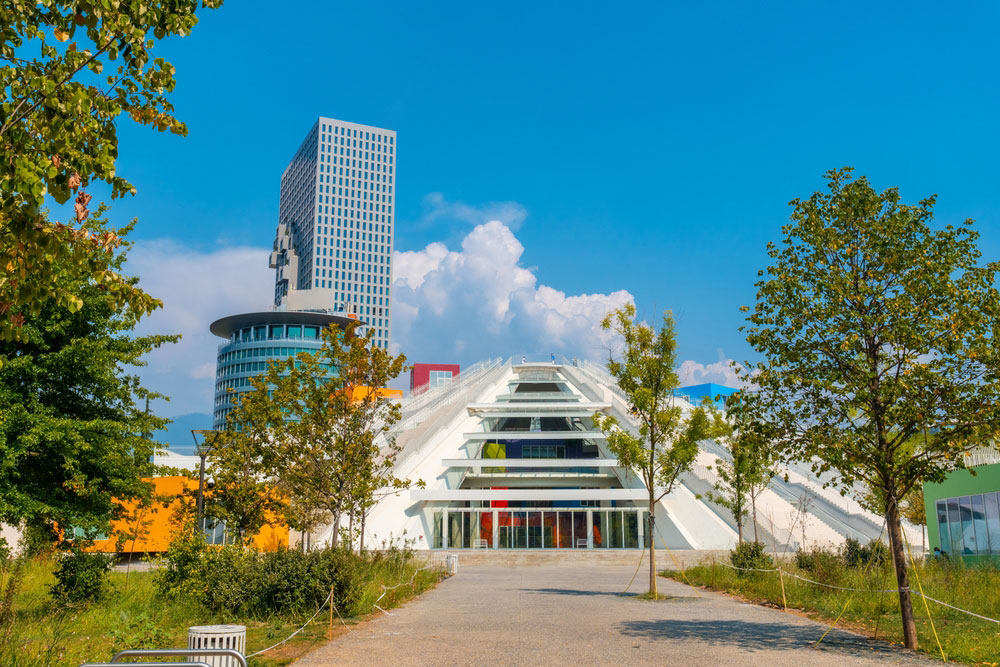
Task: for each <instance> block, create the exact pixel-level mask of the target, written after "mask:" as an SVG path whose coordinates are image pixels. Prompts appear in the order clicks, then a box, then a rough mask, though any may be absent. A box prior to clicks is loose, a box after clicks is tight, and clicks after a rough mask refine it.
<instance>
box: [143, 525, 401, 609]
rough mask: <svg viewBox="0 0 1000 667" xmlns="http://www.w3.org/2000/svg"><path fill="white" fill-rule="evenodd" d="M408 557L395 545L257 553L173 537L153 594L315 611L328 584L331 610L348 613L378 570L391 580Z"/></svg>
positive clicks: (212, 604) (362, 605)
mask: <svg viewBox="0 0 1000 667" xmlns="http://www.w3.org/2000/svg"><path fill="white" fill-rule="evenodd" d="M411 557H412V553H411V552H409V551H402V550H398V549H390V551H389V552H387V553H379V552H375V553H366V554H363V555H361V554H356V553H354V552H352V551H350V550H348V549H331V548H326V549H318V550H315V551H309V552H306V553H301V552H298V551H289V550H287V549H282V550H279V551H275V552H269V553H258V552H255V551H252V550H250V549H246V548H243V547H242V546H239V545H235V546H229V547H224V548H220V549H216V548H205V547H204V545H203V544H198V543H197V540H190V539H187V538H184V537H180V538H178V539H177V540H175V542H174V543H173V544H172V545H171V548H170V549H169V550H168V552H167V554H166V557H165V565H164V567H163V568H162V569H161V571H160V572H159V573H158V574H157V588H158V590H159V591H160V592H161V594H177V593H180V594H186V595H190V596H191V597H193V598H195V599H196V600H197V601H198V602H200V603H201V604H202V605H204V606H205V607H207V608H208V609H210V610H212V611H215V612H223V613H227V614H237V615H242V616H249V617H255V618H265V617H268V616H271V615H272V614H288V613H290V614H300V613H305V612H312V611H315V609H316V608H317V607H318V606H319V605H321V604H322V603H323V600H325V599H326V597H327V596H328V595H329V594H330V591H331V589H332V590H333V601H334V604H335V605H337V610H338V611H339V612H340V613H341V614H343V615H346V616H356V615H358V614H363V613H367V612H368V611H370V610H371V603H372V602H373V600H374V598H372V597H371V595H370V593H371V590H372V589H373V587H372V586H371V585H370V584H372V582H375V581H379V580H385V578H386V577H388V578H389V580H390V581H392V583H396V581H397V579H398V578H399V577H401V576H403V571H404V570H407V561H409V560H410V558H411ZM411 569H412V568H411ZM408 573H409V571H408V570H407V574H408ZM375 590H380V587H375Z"/></svg>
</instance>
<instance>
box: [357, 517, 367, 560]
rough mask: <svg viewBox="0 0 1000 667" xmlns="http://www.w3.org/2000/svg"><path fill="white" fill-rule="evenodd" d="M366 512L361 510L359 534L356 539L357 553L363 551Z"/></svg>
mask: <svg viewBox="0 0 1000 667" xmlns="http://www.w3.org/2000/svg"><path fill="white" fill-rule="evenodd" d="M367 516H368V515H367V513H366V512H364V511H362V512H361V536H360V538H359V540H358V553H364V552H365V518H367Z"/></svg>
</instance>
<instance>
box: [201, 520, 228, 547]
mask: <svg viewBox="0 0 1000 667" xmlns="http://www.w3.org/2000/svg"><path fill="white" fill-rule="evenodd" d="M204 532H205V543H206V544H223V545H224V544H225V543H226V523H225V522H224V521H218V522H213V523H207V522H206V523H205V528H204Z"/></svg>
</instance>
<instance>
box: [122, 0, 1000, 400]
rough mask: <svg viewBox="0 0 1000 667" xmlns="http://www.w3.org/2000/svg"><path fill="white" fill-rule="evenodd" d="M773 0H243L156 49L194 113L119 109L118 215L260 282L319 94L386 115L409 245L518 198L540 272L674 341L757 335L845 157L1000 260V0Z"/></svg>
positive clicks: (695, 343)
mask: <svg viewBox="0 0 1000 667" xmlns="http://www.w3.org/2000/svg"><path fill="white" fill-rule="evenodd" d="M763 4H764V3H735V2H734V3H714V4H703V3H683V4H682V3H649V4H632V3H629V4H624V3H614V4H610V3H573V4H570V3H528V4H516V3H500V4H491V5H486V4H484V3H454V4H446V3H438V4H435V5H433V6H432V5H428V4H422V3H421V4H417V3H356V4H342V3H321V2H316V3H307V2H296V3H288V4H284V3H264V2H251V1H249V0H242V1H240V2H230V3H227V4H226V5H225V6H224V7H223V8H222V9H220V10H218V11H215V12H203V14H202V17H203V18H202V21H201V23H200V24H199V25H198V26H197V27H196V28H195V30H194V32H193V33H192V35H191V36H190V37H188V38H184V39H172V40H170V41H168V42H166V43H165V44H163V45H162V48H160V49H159V51H160V55H162V56H164V57H166V58H167V59H168V60H170V61H171V62H172V63H173V64H174V65H175V66H176V68H177V78H178V82H179V83H178V86H177V89H176V91H175V94H174V98H173V99H174V101H175V104H176V113H177V116H178V117H179V118H181V119H182V120H184V121H186V122H187V123H188V127H189V130H190V134H189V136H188V137H186V138H184V139H181V138H178V137H173V136H169V135H160V134H157V133H155V132H152V131H149V130H146V129H144V128H137V127H134V126H131V125H129V124H128V123H122V126H121V138H122V145H121V153H122V156H123V157H122V158H121V160H120V163H119V171H120V173H122V174H123V175H125V176H126V177H129V178H131V179H132V181H133V182H134V183H135V185H136V186H137V187H138V196H136V197H135V198H133V199H131V200H128V201H125V202H121V203H118V204H116V207H115V209H114V212H113V213H114V215H115V216H116V217H118V218H120V219H121V220H124V219H126V218H127V217H131V216H138V217H139V219H140V224H139V226H138V229H137V231H136V232H135V233H134V235H133V238H135V239H138V240H139V241H140V246H143V244H149V247H155V248H158V249H159V252H161V253H166V254H167V255H169V254H171V253H173V254H174V255H176V254H177V253H181V254H183V253H185V252H191V253H196V254H197V253H203V254H205V256H208V257H212V256H214V255H213V254H212V253H219V252H226V251H227V250H228V251H231V255H232V256H231V257H230V259H231V262H230V263H229V264H227V265H226V266H227V267H228V271H229V273H228V274H227V275H221V276H220V275H217V274H216V275H212V276H205V277H204V278H203V285H204V284H207V283H209V282H214V281H220V280H232V281H236V282H240V281H241V277H240V276H241V273H242V271H241V267H242V266H244V265H243V264H241V263H240V262H244V261H245V262H247V264H246V267H247V269H246V270H247V272H254V273H255V275H256V278H255V280H257V281H258V283H255V284H263V285H264V289H265V291H266V290H267V289H268V288H269V285H267V284H266V282H267V280H269V278H268V276H269V274H268V273H267V271H266V267H265V268H264V269H261V267H260V265H259V263H258V262H257V260H255V259H254V258H255V257H256V255H255V254H254V252H258V251H259V250H260V249H263V248H266V247H268V246H270V244H271V242H272V240H273V238H274V226H275V222H276V215H277V198H278V183H279V178H280V175H281V172H282V170H283V169H284V167H285V165H286V164H287V162H288V160H289V158H290V157H291V155H292V153H293V152H294V150H295V149H296V148H297V146H298V144H299V142H300V141H301V139H302V138H303V137H304V135H305V133H306V132H307V131H308V130H309V128H310V127H311V125H312V123H313V122H314V121H315V119H316V117H317V116H319V115H326V116H331V117H335V118H341V119H345V120H351V121H355V122H362V123H367V124H372V125H378V126H382V127H388V128H392V129H395V130H396V131H397V132H398V136H399V139H398V167H397V175H398V188H397V200H396V205H397V210H396V217H397V227H396V238H395V247H396V250H397V251H404V252H407V251H412V252H414V253H420V252H423V251H424V250H425V249H426V248H427V246H428V244H431V243H435V242H439V243H443V244H444V246H445V247H447V248H448V249H449V250H461V249H462V247H463V246H462V244H463V242H464V241H466V240H468V238H469V235H470V234H471V233H472V231H473V229H474V228H475V227H476V225H477V224H478V223H481V222H483V223H485V222H487V221H488V220H489V219H490V218H491V217H492V214H494V213H496V212H498V211H499V212H500V213H499V214H497V216H496V217H499V218H500V219H501V220H502V221H503V222H505V223H507V227H508V228H509V230H510V232H511V234H513V236H514V237H516V243H519V244H520V246H521V253H520V254H519V255H518V254H517V253H514V254H515V255H516V258H515V259H514V262H515V264H516V266H517V267H519V268H518V269H517V271H520V268H523V269H524V270H526V271H527V272H528V274H530V276H528V274H526V278H525V279H526V280H528V278H529V277H530V278H533V279H534V281H535V283H536V284H537V286H542V285H544V286H547V287H550V288H552V289H553V290H555V291H556V292H562V293H564V294H565V295H582V294H586V295H591V294H597V295H611V294H613V293H615V292H616V291H620V290H626V291H627V292H628V293H629V294H630V295H631V296H633V297H634V298H635V300H636V302H637V305H638V308H639V310H640V313H642V314H644V315H646V316H647V317H648V316H653V315H654V314H655V313H657V312H659V311H662V310H664V309H668V308H669V309H672V310H673V311H674V312H675V314H676V316H677V320H678V337H679V343H680V349H679V351H680V356H681V358H682V359H689V360H694V361H696V362H699V363H710V362H716V361H719V360H720V358H721V359H728V358H736V359H744V358H747V356H748V355H750V350H749V349H748V347H747V345H746V343H745V341H744V340H743V337H742V336H741V335H740V333H739V332H738V330H737V328H738V327H739V326H740V324H741V323H742V315H741V314H740V313H739V311H738V308H739V306H740V305H741V304H750V303H752V301H753V295H754V288H753V281H754V280H755V276H756V271H757V270H758V269H759V268H762V267H763V266H764V265H765V260H766V257H765V254H764V246H765V244H766V243H767V241H768V240H776V239H777V238H778V235H779V230H780V226H781V225H782V224H783V223H784V222H785V221H786V220H787V216H788V213H789V207H788V205H787V204H788V201H789V200H790V199H792V198H794V197H798V196H803V197H804V196H808V195H809V194H810V193H811V192H812V191H814V190H816V189H819V188H821V187H822V186H823V181H822V174H823V172H824V171H826V170H827V169H830V168H832V167H837V166H842V165H854V166H855V167H856V168H857V172H858V173H860V174H865V175H867V176H868V177H869V178H870V179H871V180H872V181H873V183H874V185H875V186H876V187H878V188H884V187H888V186H893V185H895V186H899V187H900V188H901V191H902V194H903V196H904V198H905V199H906V200H908V201H915V200H917V199H920V198H922V197H924V196H926V195H928V194H931V193H937V194H938V195H939V205H938V207H937V212H938V216H937V219H938V221H939V222H940V223H941V224H944V223H946V222H956V221H959V220H961V219H964V218H965V217H973V218H976V219H977V220H978V222H979V225H978V228H979V230H980V232H981V233H982V239H981V249H982V250H983V253H984V255H985V258H986V259H997V256H998V251H1000V188H998V186H997V184H998V181H1000V179H998V174H997V171H998V169H997V163H998V162H997V156H998V148H1000V141H998V139H1000V129H998V123H997V120H996V119H997V118H998V117H1000V114H998V102H1000V90H998V87H1000V83H998V82H1000V79H998V77H997V75H996V71H997V68H998V66H1000V58H998V47H997V40H996V39H995V29H996V25H997V24H998V19H1000V16H998V14H1000V10H998V9H997V5H995V4H992V3H968V4H964V5H962V7H961V11H956V12H949V11H947V10H949V9H952V8H954V7H955V6H954V5H953V6H948V5H942V4H940V3H935V4H931V3H905V4H904V3H891V2H890V3H849V2H837V3H833V2H814V3H801V2H798V3H767V5H766V6H762V5H763ZM434 193H440V194H439V195H437V196H435V195H434ZM497 203H506V204H505V205H503V206H501V205H499V204H497ZM460 204H461V205H460ZM493 231H494V232H497V234H500V236H502V233H501V232H499V231H498V230H495V229H494V230H493ZM500 236H496V235H494V240H496V239H500ZM501 241H503V242H505V243H507V244H508V245H510V239H509V238H508V237H506V236H503V239H501ZM498 242H500V241H498ZM255 249H256V250H255ZM153 257H154V259H151V260H149V261H151V262H153V263H154V264H152V265H154V266H169V262H167V260H162V261H161V259H156V258H159V257H161V256H160V255H156V254H155V253H154V255H153ZM414 257H415V258H416V259H421V257H423V256H422V255H421V256H417V255H414ZM470 257H471V256H470ZM476 257H478V259H475V260H473V259H468V261H467V263H466V264H467V266H468V265H471V264H472V263H473V262H474V261H476V262H481V261H483V260H482V255H477V256H476ZM487 257H488V255H487ZM487 261H488V260H487ZM260 262H264V263H266V257H263V256H262V257H261V260H260ZM143 266H150V264H146V265H143ZM261 276H263V277H261ZM445 279H447V280H454V281H455V284H459V285H461V284H464V283H461V281H460V279H459V278H458V277H454V276H452V278H448V277H447V276H445ZM159 281H160V282H156V279H155V278H154V280H153V283H152V284H156V285H159V284H166V285H169V280H165V279H164V278H162V277H161V278H160V279H159ZM470 289H471V288H470ZM267 296H268V295H267V294H264V296H263V299H264V303H266V301H267ZM175 298H179V299H181V298H182V297H175ZM183 299H185V300H189V298H188V297H183ZM237 303H238V300H233V299H232V298H228V297H227V298H221V300H220V301H219V306H218V309H219V310H220V312H218V313H217V315H216V316H221V315H223V314H227V313H225V312H221V310H224V309H225V307H228V306H235V305H236V304H237ZM598 303H603V302H598ZM595 307H596V306H595ZM526 312H531V311H530V310H529V311H526ZM207 315H208V316H210V317H211V316H213V315H212V314H211V313H207ZM419 319H420V321H423V322H424V323H425V324H426V325H427V326H421V327H418V326H412V327H410V328H409V329H408V330H407V332H406V336H401V335H398V334H397V333H396V332H395V331H394V334H393V335H394V341H395V342H397V343H400V346H401V349H402V350H403V351H404V352H413V353H414V354H416V355H417V356H418V357H419V356H420V355H422V354H424V353H426V354H427V355H431V354H433V355H436V356H443V355H444V354H446V353H447V350H443V349H440V348H434V347H433V346H427V347H421V345H422V343H421V341H420V340H418V337H419V336H421V335H424V336H426V335H428V330H429V329H430V330H433V327H434V323H435V320H434V319H433V318H431V317H430V316H429V315H424V314H422V315H421V316H420V318H419ZM176 321H178V320H177V315H173V316H171V318H170V319H169V320H166V321H164V320H162V319H161V320H160V321H158V322H155V323H156V324H159V325H161V328H162V325H163V323H164V322H166V323H168V324H172V323H174V322H176ZM444 324H445V322H444V321H442V326H444ZM204 325H205V326H207V322H205V323H204ZM447 325H448V326H454V322H453V321H451V320H449V321H448V322H447ZM191 326H195V324H192V325H191ZM431 333H433V332H432V331H431ZM533 335H534V336H535V337H534V338H531V336H529V335H528V334H525V333H524V332H523V331H522V329H520V328H518V327H517V326H514V327H513V328H510V329H509V330H508V329H505V330H502V331H500V332H499V333H498V334H497V337H496V338H494V339H492V340H494V341H496V340H509V347H508V349H498V350H496V354H513V353H518V352H519V351H520V350H526V351H529V352H547V351H548V350H547V348H546V347H545V344H544V338H542V339H541V340H540V339H539V336H540V335H542V334H538V332H535V334H533ZM503 336H508V338H507V339H505V338H503ZM518 336H525V338H524V340H519V339H518ZM561 349H562V348H561ZM567 351H569V350H568V348H567ZM463 354H465V353H463V352H462V351H456V352H455V354H454V355H453V356H455V357H459V359H458V360H460V361H462V362H463V363H467V362H469V361H473V360H474V359H472V358H461V357H463ZM467 354H469V355H471V354H472V350H471V349H470V350H469V351H468V353H467ZM415 360H418V361H419V360H428V361H448V360H449V359H437V358H433V359H421V358H416V359H415ZM203 362H204V363H206V364H208V365H209V366H211V365H212V364H214V358H213V357H211V356H210V354H209V356H208V358H206V359H204V360H203ZM189 375H190V374H189ZM195 375H198V374H197V373H196V374H195ZM201 375H202V376H203V375H205V373H204V372H202V373H201ZM192 377H193V376H192ZM198 381H199V382H202V383H205V382H207V383H208V386H210V384H211V382H210V380H205V378H204V377H200V378H199V379H198ZM199 387H201V385H199ZM164 388H165V389H166V390H167V391H168V392H172V393H178V386H177V385H175V384H171V383H167V385H165V387H164ZM203 391H204V389H203V388H199V389H198V391H197V393H198V394H199V395H201V393H202V392H203ZM191 405H193V403H191ZM188 407H189V406H188V405H187V404H185V403H184V401H183V400H180V401H179V402H178V407H177V408H176V409H177V410H180V411H188ZM207 409H208V406H205V411H207ZM168 412H169V411H168Z"/></svg>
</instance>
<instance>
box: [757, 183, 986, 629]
mask: <svg viewBox="0 0 1000 667" xmlns="http://www.w3.org/2000/svg"><path fill="white" fill-rule="evenodd" d="M826 177H827V179H828V181H829V183H828V187H829V189H828V191H827V192H822V191H820V192H816V193H814V194H813V195H812V196H811V197H809V198H808V199H805V200H800V199H796V200H793V201H792V202H791V205H792V206H793V207H794V208H793V211H792V215H791V223H790V224H788V225H786V226H785V227H784V228H783V230H782V232H783V234H784V239H783V241H782V243H781V244H780V245H776V244H769V245H768V254H769V256H770V258H771V261H772V264H771V266H769V267H768V268H767V270H766V274H765V272H764V271H761V272H760V275H761V276H762V278H761V280H760V281H759V282H758V283H757V285H756V286H757V290H758V291H757V303H756V308H755V309H754V311H753V312H752V313H751V314H750V315H749V318H748V320H749V326H748V328H747V333H748V335H747V340H748V341H749V342H750V344H751V345H752V346H753V348H754V349H755V350H756V351H757V352H758V353H759V354H760V355H761V356H762V358H763V361H762V362H760V363H759V364H758V369H757V374H756V376H755V378H754V380H755V382H756V384H757V385H758V386H759V387H760V390H761V394H762V395H763V396H766V397H767V400H768V402H769V404H770V405H769V409H770V411H771V414H772V416H773V417H774V418H775V419H776V420H777V423H779V424H781V426H782V431H783V435H782V438H781V442H782V444H783V445H784V446H785V452H786V455H787V456H790V457H794V458H798V459H802V460H806V461H812V462H813V465H814V467H815V468H816V469H817V470H820V471H822V470H829V469H834V470H836V471H837V472H838V473H839V474H840V479H841V481H842V483H843V484H844V485H845V486H847V487H849V486H851V485H853V484H855V483H862V484H863V485H865V486H866V487H867V488H869V489H872V490H874V491H875V492H876V493H877V494H878V496H879V497H878V503H879V506H880V507H881V508H882V509H883V510H884V513H885V518H886V525H887V528H888V535H889V545H890V550H891V552H892V560H893V564H894V566H895V571H896V580H897V584H898V588H899V604H900V609H901V612H902V623H903V636H904V643H905V645H906V646H907V647H908V648H916V646H917V635H916V626H915V623H914V617H913V607H912V601H911V596H910V582H909V577H908V573H907V567H906V557H905V553H904V544H903V534H902V529H901V523H900V518H901V517H900V514H901V508H900V503H901V501H902V500H903V499H904V498H905V497H906V495H907V494H908V493H909V492H910V491H911V489H913V488H914V487H915V486H917V485H920V484H921V483H922V482H924V481H939V480H941V479H943V478H944V476H945V475H946V474H947V473H948V472H949V471H950V470H953V469H955V468H958V467H962V466H964V462H963V458H964V457H963V456H962V454H963V452H965V451H967V450H968V449H970V448H972V447H974V446H975V445H977V444H981V443H982V442H984V441H986V440H987V439H989V438H992V437H995V435H996V426H997V424H998V423H1000V420H998V417H1000V414H998V410H1000V364H998V349H997V346H996V335H997V334H998V333H1000V317H998V315H1000V313H998V310H1000V298H998V293H997V290H996V289H995V288H994V286H993V282H994V277H995V274H996V271H997V269H998V265H997V264H995V263H990V264H986V265H980V264H979V258H980V254H979V251H978V249H977V247H976V239H977V237H978V234H977V233H976V232H975V231H974V230H973V227H972V221H971V220H966V221H965V222H964V223H963V224H961V225H959V226H958V227H953V226H951V225H947V226H945V227H944V228H943V229H936V230H935V229H931V228H930V222H931V220H932V208H933V205H934V202H935V198H934V197H930V198H928V199H925V200H922V201H920V202H919V203H918V204H917V205H915V206H914V205H907V204H903V203H901V201H900V196H899V192H898V190H897V189H895V188H890V189H888V190H885V191H883V192H881V193H879V192H876V191H875V190H874V189H873V188H872V187H871V185H869V183H868V181H867V180H866V179H864V178H859V179H857V180H852V179H851V169H850V168H844V169H840V170H833V171H830V172H828V173H827V175H826ZM924 432H925V433H926V434H927V436H926V437H927V439H926V442H925V444H922V445H921V447H920V448H919V449H915V448H914V447H913V446H912V445H911V443H912V439H913V437H914V436H915V435H916V434H918V433H924Z"/></svg>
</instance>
